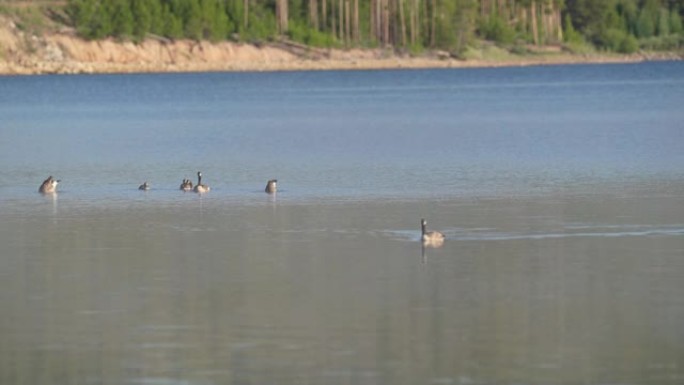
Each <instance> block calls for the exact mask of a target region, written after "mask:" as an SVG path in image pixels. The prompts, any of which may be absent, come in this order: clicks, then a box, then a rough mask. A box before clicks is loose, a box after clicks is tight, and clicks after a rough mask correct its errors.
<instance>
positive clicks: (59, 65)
mask: <svg viewBox="0 0 684 385" xmlns="http://www.w3.org/2000/svg"><path fill="white" fill-rule="evenodd" d="M94 44H97V43H94ZM117 44H118V43H117ZM198 44H208V43H198ZM231 44H232V43H231ZM236 45H237V44H236ZM243 47H244V46H243ZM121 49H122V50H126V44H122V47H121ZM247 49H249V50H254V51H255V52H258V53H260V54H258V55H255V56H256V57H254V58H251V59H250V58H247V59H235V60H216V61H207V60H204V57H202V56H200V57H198V58H197V60H192V59H191V56H187V57H189V58H190V59H188V60H183V61H180V62H176V61H165V60H160V61H155V60H73V59H71V58H66V59H64V60H58V61H56V60H41V59H40V58H35V57H34V58H24V59H23V60H20V61H18V62H12V61H2V60H0V75H3V76H11V75H29V76H30V75H48V74H116V73H121V74H133V73H197V72H286V71H334V70H396V69H445V68H495V67H524V66H548V65H572V64H619V63H640V62H650V61H679V60H682V57H681V56H679V55H675V54H657V55H644V54H633V55H615V54H610V55H608V54H592V55H577V54H570V53H561V54H553V55H548V54H543V55H538V56H531V55H530V56H527V55H519V56H512V57H509V58H506V59H503V60H492V59H465V60H460V59H454V58H439V57H435V56H431V55H423V56H397V55H389V56H388V55H385V54H379V53H378V51H377V50H357V49H355V50H350V51H343V50H339V51H338V52H336V53H334V54H333V57H331V58H323V59H320V58H319V59H310V58H279V59H275V60H274V59H270V58H269V56H282V52H279V49H278V48H274V47H266V48H264V47H254V46H250V47H249V48H247ZM107 52H110V53H111V52H112V51H107V50H103V51H102V52H101V55H107ZM274 53H275V55H273V54H274Z"/></svg>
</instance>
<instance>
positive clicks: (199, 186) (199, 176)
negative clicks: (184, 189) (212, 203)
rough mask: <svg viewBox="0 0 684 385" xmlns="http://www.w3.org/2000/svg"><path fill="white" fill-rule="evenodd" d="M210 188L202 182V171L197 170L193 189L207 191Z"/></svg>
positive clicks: (201, 191)
mask: <svg viewBox="0 0 684 385" xmlns="http://www.w3.org/2000/svg"><path fill="white" fill-rule="evenodd" d="M209 190H211V188H210V187H209V186H207V185H205V184H202V172H201V171H197V185H195V189H194V190H193V191H194V192H196V193H200V194H202V193H206V192H209Z"/></svg>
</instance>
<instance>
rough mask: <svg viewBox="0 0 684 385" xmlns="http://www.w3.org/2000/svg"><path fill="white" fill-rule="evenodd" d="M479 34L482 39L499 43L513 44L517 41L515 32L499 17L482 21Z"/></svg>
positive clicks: (491, 17)
mask: <svg viewBox="0 0 684 385" xmlns="http://www.w3.org/2000/svg"><path fill="white" fill-rule="evenodd" d="M478 32H479V35H480V36H481V37H484V38H485V39H487V40H492V41H495V42H497V43H502V44H511V43H513V42H514V41H515V30H513V28H511V27H510V26H509V25H508V24H507V23H506V21H505V20H504V19H502V18H501V17H499V16H498V15H495V16H490V17H488V18H486V19H484V20H482V21H481V22H480V25H479V27H478Z"/></svg>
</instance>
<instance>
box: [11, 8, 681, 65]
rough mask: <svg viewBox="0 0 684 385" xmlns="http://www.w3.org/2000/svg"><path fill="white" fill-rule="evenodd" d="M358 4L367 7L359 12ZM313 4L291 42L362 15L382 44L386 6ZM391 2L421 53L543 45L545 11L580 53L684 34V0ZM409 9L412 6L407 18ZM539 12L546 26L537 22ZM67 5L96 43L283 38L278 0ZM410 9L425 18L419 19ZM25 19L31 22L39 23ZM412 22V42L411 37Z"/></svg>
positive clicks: (399, 34) (403, 32)
mask: <svg viewBox="0 0 684 385" xmlns="http://www.w3.org/2000/svg"><path fill="white" fill-rule="evenodd" d="M399 1H401V3H400V2H399ZM356 3H358V7H359V9H358V11H357V12H355V11H354V9H353V7H354V4H356ZM310 4H311V2H310V1H309V0H288V2H287V6H288V15H289V23H288V24H289V27H288V30H287V31H284V32H283V33H285V34H287V35H288V36H289V37H290V38H291V39H293V40H295V41H299V42H302V43H304V44H308V45H311V46H317V47H330V46H334V45H335V44H340V43H339V42H341V41H343V42H344V43H345V44H348V43H350V42H349V41H348V40H349V36H345V37H341V36H340V35H341V34H342V32H341V28H340V23H342V22H344V23H347V22H349V20H348V19H349V18H350V17H352V16H353V15H355V14H356V13H358V15H359V16H358V17H359V19H358V21H357V23H358V34H356V35H355V36H353V37H352V38H353V40H354V41H352V42H351V43H352V44H355V45H357V46H359V45H368V46H371V45H374V44H377V41H378V38H377V36H376V35H374V33H376V32H373V31H372V28H373V27H375V28H377V25H374V24H373V23H378V21H377V20H374V21H373V20H371V14H373V12H375V11H374V9H373V7H372V5H374V4H377V3H373V2H371V0H358V2H357V1H349V2H348V3H347V2H344V4H346V5H349V6H351V7H352V9H350V10H348V11H345V12H344V14H343V15H342V14H341V13H340V11H339V9H340V8H339V7H338V5H339V4H340V3H339V2H337V1H333V0H327V5H328V6H327V8H326V12H327V13H326V14H325V15H323V14H322V13H321V12H322V7H321V5H322V0H318V6H319V7H318V26H317V27H315V26H314V25H315V24H314V23H312V22H311V20H310V19H309V8H308V7H309V6H310ZM379 4H384V2H381V3H379ZM387 4H389V7H388V8H387V11H389V12H390V17H389V18H388V19H386V20H387V22H388V23H389V24H390V25H389V33H390V34H391V35H392V37H391V38H390V39H389V42H390V43H392V44H395V45H400V44H403V45H404V46H403V47H398V48H402V49H404V50H409V51H411V52H420V51H422V50H423V49H425V48H426V47H429V48H437V49H441V50H446V51H449V52H450V53H451V54H452V55H458V54H459V53H463V52H465V50H466V48H467V47H468V45H470V44H472V42H473V41H474V38H475V37H479V38H482V39H485V40H489V41H493V42H496V43H500V44H503V45H506V46H509V47H512V46H513V45H514V44H516V42H519V41H521V39H522V40H528V41H535V42H536V41H537V39H536V37H533V36H532V31H533V30H534V29H535V27H537V28H539V30H540V31H541V30H543V29H544V28H547V26H546V24H545V23H546V20H548V19H545V18H544V16H545V15H547V14H549V12H559V11H558V10H559V9H562V18H563V32H564V34H563V37H564V40H565V42H566V45H567V46H568V47H573V48H571V49H572V50H577V49H580V50H583V49H585V47H587V46H589V45H591V44H595V45H596V47H598V48H599V49H605V50H611V51H616V52H634V51H635V50H637V49H638V48H639V47H640V46H641V47H644V46H647V47H672V46H679V45H680V44H679V41H680V40H681V39H679V37H680V36H682V34H683V33H684V26H683V25H682V24H683V20H682V9H683V8H684V0H563V1H560V0H537V1H531V0H507V1H505V2H504V1H496V2H495V1H493V0H487V1H485V0H421V1H420V3H415V2H413V1H409V0H390V1H389V2H387ZM346 5H345V6H346ZM399 5H402V6H403V8H402V9H403V11H402V12H403V17H402V14H400V13H399ZM533 6H536V8H535V9H533V8H531V7H533ZM533 10H534V11H535V12H536V18H537V19H536V20H537V25H536V26H531V24H530V17H531V15H533V14H532V13H531V12H532V11H533ZM65 11H66V12H65V13H66V14H67V16H68V19H69V21H70V22H71V23H72V24H73V26H74V27H75V29H76V31H77V32H78V34H79V35H81V36H82V37H84V38H87V39H101V38H105V37H115V38H119V39H132V40H134V41H136V42H139V41H142V40H143V39H145V37H146V36H148V35H149V34H154V35H161V36H164V37H166V38H169V39H181V38H186V39H196V40H205V39H208V40H211V41H221V40H225V39H231V38H235V37H236V36H237V37H238V38H239V39H241V40H243V41H249V42H260V41H268V40H271V39H273V38H274V37H275V36H277V35H278V34H279V32H278V28H277V23H276V19H275V13H276V0H248V1H245V0H67V5H66V6H65ZM347 12H350V13H347ZM521 12H522V13H521ZM410 15H414V16H416V17H417V19H416V20H415V21H414V20H413V19H412V17H413V16H410ZM342 16H344V17H342ZM376 16H377V14H376ZM25 19H26V18H25ZM524 20H527V21H524ZM523 21H524V22H523ZM514 23H517V24H514ZM20 24H21V25H20V27H25V26H26V25H30V24H31V22H30V21H27V22H22V23H20ZM352 24H353V23H352ZM333 26H334V27H335V28H333ZM409 28H412V30H411V34H412V36H411V37H410V38H411V42H409V41H408V40H407V39H405V38H406V37H407V31H408V30H409ZM553 28H555V27H553ZM376 31H377V29H376ZM414 33H417V35H413V34H414ZM545 33H546V34H547V35H546V37H545V38H544V39H546V41H549V40H551V41H553V40H554V39H555V38H556V37H555V35H553V34H555V31H552V32H549V31H545ZM550 35H553V36H551V37H549V36H550ZM671 36H674V37H671ZM542 41H544V40H542Z"/></svg>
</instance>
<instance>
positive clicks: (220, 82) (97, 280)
mask: <svg viewBox="0 0 684 385" xmlns="http://www.w3.org/2000/svg"><path fill="white" fill-rule="evenodd" d="M682 106H684V64H682V63H679V62H671V63H645V64H630V65H599V66H594V65H578V66H556V67H529V68H502V69H463V70H412V71H367V72H366V71H358V72H294V73H238V74H218V73H212V74H158V75H154V74H153V75H97V76H39V77H0V165H1V166H2V167H0V383H14V384H52V383H70V384H193V385H194V384H306V383H309V384H378V383H388V384H407V385H409V384H540V383H543V384H577V383H585V384H615V383H620V384H635V385H637V384H679V383H681V382H682V381H684V329H683V328H682V327H681V325H684V296H682V293H684V123H683V122H684V109H683V108H682ZM198 170H202V172H203V175H204V182H205V183H206V184H208V185H210V186H211V187H212V191H211V192H210V193H208V194H206V195H202V196H199V195H197V194H194V193H183V192H181V191H179V190H178V186H179V184H180V182H181V180H182V179H183V178H192V179H193V180H194V178H195V173H196V172H197V171H198ZM48 175H53V176H54V177H55V178H57V179H61V180H62V182H61V184H60V186H59V191H60V192H59V193H58V194H56V195H54V196H42V195H40V194H38V192H37V189H38V186H39V184H40V183H41V182H42V180H43V179H45V178H46V177H47V176H48ZM271 178H278V180H279V188H280V190H279V192H278V194H277V195H276V196H268V195H267V194H265V193H264V192H263V188H264V186H265V183H266V181H267V180H268V179H271ZM143 181H149V182H150V183H151V185H152V190H150V191H148V192H141V191H138V190H137V186H138V185H139V184H140V183H142V182H143ZM422 217H425V218H427V219H428V222H429V227H431V228H434V229H439V230H441V231H443V232H444V233H445V234H446V236H447V242H446V244H445V245H444V247H442V248H439V249H427V250H422V249H421V246H420V244H419V242H418V238H419V236H420V228H419V225H420V223H419V221H420V218H422Z"/></svg>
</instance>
